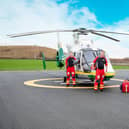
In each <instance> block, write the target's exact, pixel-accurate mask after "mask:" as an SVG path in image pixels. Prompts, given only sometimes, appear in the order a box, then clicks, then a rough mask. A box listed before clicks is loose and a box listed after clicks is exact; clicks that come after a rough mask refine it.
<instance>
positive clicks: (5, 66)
mask: <svg viewBox="0 0 129 129" xmlns="http://www.w3.org/2000/svg"><path fill="white" fill-rule="evenodd" d="M46 65H47V70H59V68H57V67H56V61H46ZM113 67H114V69H129V66H113ZM0 70H1V71H4V70H5V71H9V70H43V66H42V60H28V59H27V60H26V59H0Z"/></svg>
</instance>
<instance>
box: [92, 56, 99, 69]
mask: <svg viewBox="0 0 129 129" xmlns="http://www.w3.org/2000/svg"><path fill="white" fill-rule="evenodd" d="M97 59H98V56H97V57H96V58H95V59H94V60H93V64H92V69H93V70H95V67H96V66H95V64H96V61H97Z"/></svg>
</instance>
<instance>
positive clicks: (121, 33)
mask: <svg viewBox="0 0 129 129" xmlns="http://www.w3.org/2000/svg"><path fill="white" fill-rule="evenodd" d="M90 31H93V32H100V33H111V34H120V35H129V33H123V32H112V31H99V30H90Z"/></svg>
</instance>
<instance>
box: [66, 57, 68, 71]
mask: <svg viewBox="0 0 129 129" xmlns="http://www.w3.org/2000/svg"><path fill="white" fill-rule="evenodd" d="M65 67H66V69H67V67H68V57H67V58H66V60H65Z"/></svg>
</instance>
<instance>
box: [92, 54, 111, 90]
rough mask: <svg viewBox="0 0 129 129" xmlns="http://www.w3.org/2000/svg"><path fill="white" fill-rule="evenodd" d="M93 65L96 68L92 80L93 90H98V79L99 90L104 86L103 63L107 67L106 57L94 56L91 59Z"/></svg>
mask: <svg viewBox="0 0 129 129" xmlns="http://www.w3.org/2000/svg"><path fill="white" fill-rule="evenodd" d="M93 63H94V66H95V68H96V76H95V82H94V90H98V82H99V81H100V90H102V89H103V88H104V83H103V80H104V77H105V72H104V65H106V67H107V65H108V64H107V59H106V58H105V57H98V56H97V57H96V58H95V59H94V61H93Z"/></svg>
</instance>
